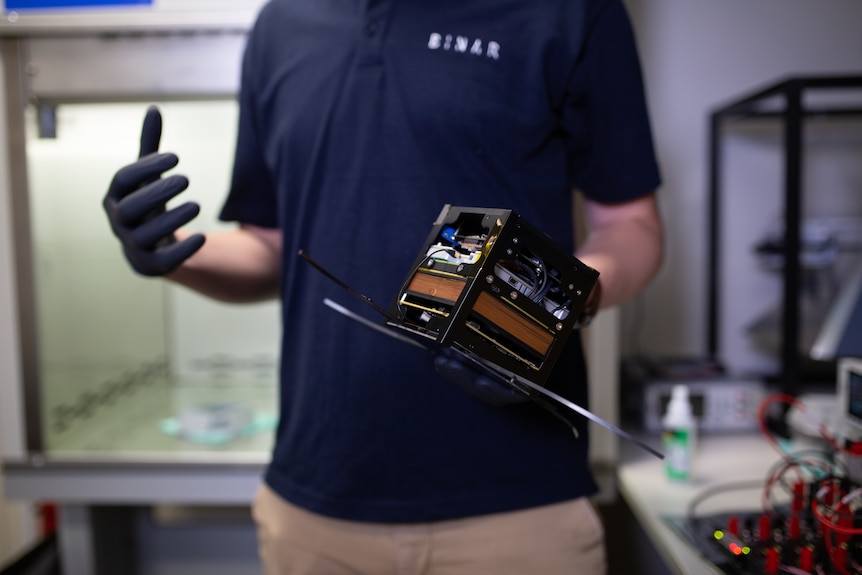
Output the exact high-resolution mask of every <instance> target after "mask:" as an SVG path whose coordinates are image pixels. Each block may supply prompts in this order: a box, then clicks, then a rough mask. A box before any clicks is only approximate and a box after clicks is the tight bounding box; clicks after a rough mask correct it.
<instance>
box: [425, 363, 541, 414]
mask: <svg viewBox="0 0 862 575" xmlns="http://www.w3.org/2000/svg"><path fill="white" fill-rule="evenodd" d="M434 369H436V370H437V373H439V374H440V375H442V376H443V377H444V378H446V379H447V380H449V381H450V382H452V383H454V384H455V385H457V386H458V387H460V388H461V389H463V390H464V391H466V392H467V393H469V394H470V395H472V396H474V397H476V398H478V399H481V400H482V401H484V402H485V403H490V404H491V405H495V406H498V407H499V406H503V405H510V404H513V403H521V402H523V401H527V400H528V399H529V396H527V394H526V393H524V392H522V391H519V390H517V389H515V388H513V387H511V386H509V385H506V384H505V383H503V382H502V381H497V380H496V379H494V378H493V377H491V376H488V375H485V374H483V373H481V372H479V371H477V370H475V369H473V368H472V367H470V366H469V365H468V364H466V363H464V362H463V361H461V360H460V359H457V358H456V357H454V356H453V354H451V353H442V354H440V355H437V356H435V357H434Z"/></svg>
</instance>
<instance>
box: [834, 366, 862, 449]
mask: <svg viewBox="0 0 862 575" xmlns="http://www.w3.org/2000/svg"><path fill="white" fill-rule="evenodd" d="M838 402H839V406H840V412H841V414H842V417H843V418H844V423H845V424H846V429H845V432H846V433H847V435H848V436H852V437H851V438H852V439H859V438H860V436H862V359H854V358H842V359H840V360H839V361H838Z"/></svg>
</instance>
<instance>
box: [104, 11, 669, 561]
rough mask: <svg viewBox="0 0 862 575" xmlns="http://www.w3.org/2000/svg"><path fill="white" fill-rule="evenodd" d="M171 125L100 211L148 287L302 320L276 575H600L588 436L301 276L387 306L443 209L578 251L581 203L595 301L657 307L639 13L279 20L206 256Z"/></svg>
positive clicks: (287, 402)
mask: <svg viewBox="0 0 862 575" xmlns="http://www.w3.org/2000/svg"><path fill="white" fill-rule="evenodd" d="M159 121H160V120H159V118H158V115H157V112H156V111H154V110H151V111H150V113H149V115H148V119H147V120H146V121H145V127H144V135H143V136H142V149H141V151H142V154H141V155H142V157H141V159H140V160H139V161H137V162H135V163H133V164H131V165H130V166H127V167H126V168H123V169H122V170H120V172H118V174H117V176H116V177H115V179H114V181H113V182H112V184H111V188H110V190H109V192H108V195H107V196H106V198H105V208H106V211H107V212H108V214H109V218H110V220H111V223H112V227H113V229H114V231H115V233H116V234H117V236H118V237H119V238H120V239H121V242H122V244H123V248H124V250H125V253H126V255H127V257H128V259H129V261H130V263H131V265H132V266H133V268H134V269H135V270H137V271H138V272H139V273H141V274H144V275H157V276H158V275H163V276H164V277H165V278H166V279H168V280H170V281H174V282H176V283H179V284H181V285H184V286H187V287H189V288H191V289H195V290H197V291H199V292H201V293H204V294H207V295H209V296H212V297H215V298H218V299H221V300H225V301H236V302H242V301H254V300H258V299H261V298H268V297H280V298H281V301H282V304H283V318H282V319H283V330H284V335H283V345H282V367H281V397H280V401H281V405H280V414H281V418H280V424H279V427H278V430H277V434H276V443H275V447H274V450H273V454H272V461H271V464H270V465H269V467H268V469H267V472H266V475H265V478H264V480H265V481H264V486H263V487H262V488H261V490H260V492H259V494H258V497H257V500H256V502H255V506H254V512H255V518H256V520H257V522H258V528H259V534H260V546H261V557H262V559H263V563H264V570H265V572H266V573H267V574H276V573H279V574H281V573H286V574H287V573H289V574H292V575H293V574H305V573H315V574H319V573H324V574H340V573H373V574H375V575H381V574H386V573H427V574H434V575H455V574H465V575H466V574H470V575H475V574H480V573H493V574H494V575H505V574H510V573H511V574H519V575H522V574H524V573H542V574H543V575H549V574H557V573H561V574H562V573H566V574H572V573H575V574H580V573H585V574H586V573H589V574H595V573H602V572H604V569H605V566H604V565H605V559H604V552H603V533H602V528H601V525H600V522H599V521H598V519H597V516H596V514H595V512H594V511H593V509H592V507H591V506H590V504H589V499H588V498H589V496H590V495H592V494H593V493H594V492H595V484H594V482H593V479H592V477H591V475H590V472H589V469H588V467H587V445H588V441H587V437H586V431H587V430H586V422H585V421H584V420H583V419H582V418H573V424H574V425H575V427H576V428H577V429H578V431H579V439H575V438H573V437H572V433H571V430H570V429H568V428H567V427H566V426H565V425H563V424H561V422H560V421H558V420H557V419H556V418H554V417H552V416H550V415H549V414H548V413H547V412H546V411H544V410H543V409H541V408H540V407H538V406H537V405H535V404H533V403H530V402H525V401H523V396H521V395H519V394H518V393H516V392H512V391H511V390H508V389H507V388H505V387H504V386H502V384H494V383H493V382H489V381H488V380H487V379H485V378H482V377H479V376H477V374H473V373H472V372H471V371H470V370H469V368H467V367H466V366H464V365H463V364H460V363H459V362H457V361H448V360H445V359H443V360H440V361H438V362H437V363H436V365H433V364H432V361H431V360H430V359H429V358H428V357H427V355H426V354H424V353H423V352H422V351H419V350H414V349H412V348H410V347H409V346H404V345H403V344H402V343H399V342H397V341H395V340H392V339H391V338H388V337H386V336H385V335H381V334H377V333H376V332H373V331H370V330H368V329H367V328H365V327H363V326H361V325H360V324H358V323H356V322H353V321H351V320H350V319H348V318H345V317H343V316H342V315H340V314H336V313H334V312H332V311H331V310H329V309H328V308H326V307H325V306H323V305H322V299H323V298H324V297H330V298H332V299H335V300H337V301H343V303H345V304H346V305H351V304H352V305H355V306H356V311H357V312H358V313H365V311H366V310H365V309H362V306H361V304H357V302H352V301H349V300H346V298H345V295H344V293H343V291H342V290H341V289H340V288H339V287H338V286H336V285H334V284H333V283H332V282H330V281H329V280H328V279H327V278H326V277H324V276H323V275H322V274H320V273H319V272H317V271H316V270H314V269H313V268H312V267H311V266H309V265H308V264H307V263H305V262H304V261H303V260H302V259H301V258H299V257H297V255H296V254H297V252H298V250H306V251H308V252H309V253H310V254H312V255H313V256H314V257H315V259H317V260H318V261H320V262H321V263H322V264H323V265H324V266H325V267H327V268H328V269H330V270H333V271H335V272H336V273H337V275H339V276H340V277H341V278H342V279H344V280H345V281H346V282H347V283H349V284H350V285H353V286H355V287H357V288H358V289H360V290H361V291H363V293H366V294H368V295H369V296H371V297H372V298H373V299H374V300H375V301H378V302H388V301H389V300H391V298H392V297H393V296H394V295H395V292H396V291H397V289H398V288H399V286H400V285H401V282H402V281H403V279H404V277H405V276H406V274H407V272H408V269H409V267H410V265H411V263H412V261H413V258H414V257H415V256H416V253H417V250H418V249H419V248H420V247H421V246H422V245H423V241H424V239H425V236H426V234H427V231H428V229H429V226H430V224H431V221H432V220H433V218H434V217H435V216H436V215H437V213H438V212H439V211H440V208H441V207H442V206H443V204H446V203H449V204H453V205H468V206H476V207H500V208H511V209H514V210H516V211H517V212H519V213H520V214H521V215H522V216H523V217H524V218H525V219H526V220H527V221H529V222H531V223H532V224H534V225H535V226H537V227H539V228H540V229H542V230H543V231H545V232H546V233H548V234H549V235H550V236H551V237H552V238H553V239H554V240H556V242H557V243H559V244H560V245H561V246H564V247H566V248H567V249H571V250H573V251H574V246H573V239H572V238H573V237H574V234H573V230H572V205H573V197H572V190H573V189H574V188H578V189H579V190H581V191H582V192H583V193H584V195H585V198H586V202H585V204H586V220H587V221H588V223H589V233H588V236H587V239H586V241H585V242H584V243H583V244H582V245H581V246H579V248H578V250H577V252H576V254H577V256H578V257H579V258H580V259H581V260H582V261H584V262H585V263H587V264H588V265H590V266H592V267H594V268H596V269H597V270H599V272H600V273H601V276H600V284H599V285H600V286H601V289H600V290H596V291H595V293H594V294H593V296H592V297H593V300H594V303H595V304H596V305H599V304H600V305H601V306H602V307H608V306H613V305H617V304H619V303H621V302H623V301H625V300H626V299H628V298H630V297H632V296H634V295H635V294H636V293H638V292H639V291H640V290H641V289H642V288H643V287H644V286H645V285H646V284H647V283H648V282H649V280H650V279H651V278H652V276H653V275H654V274H655V273H656V270H657V269H658V267H659V265H660V260H661V253H662V239H661V230H662V228H661V223H660V219H659V216H658V213H657V209H656V200H655V195H654V191H655V189H656V188H657V186H658V185H659V175H658V169H657V167H656V162H655V158H654V153H653V148H652V142H651V134H650V127H649V122H648V119H647V113H646V107H645V103H644V97H643V87H642V82H641V76H640V69H639V63H638V58H637V52H636V49H635V43H634V38H633V34H632V31H631V28H630V25H629V21H628V17H627V15H626V12H625V10H624V8H623V6H622V4H621V1H620V0H553V1H547V2H524V1H515V0H508V1H503V2H501V1H499V0H494V1H491V0H474V1H469V0H468V1H464V2H452V3H443V4H440V3H439V2H436V3H430V2H419V1H415V0H414V1H405V0H401V1H395V0H382V1H375V2H349V1H347V0H273V1H272V2H270V3H269V4H267V5H266V6H265V7H264V8H263V9H262V11H261V14H260V16H259V18H258V21H257V23H256V25H255V27H254V29H253V31H252V33H251V34H250V36H249V40H248V45H247V48H246V53H245V59H244V65H243V74H242V83H241V90H240V125H239V132H238V141H237V149H236V159H235V164H234V172H233V177H232V182H231V187H230V193H229V195H228V198H227V201H226V203H225V205H224V207H223V209H222V213H221V217H222V219H225V220H229V221H235V222H238V224H239V225H238V227H237V228H236V229H234V230H231V231H227V232H220V233H210V234H207V235H206V237H205V238H204V236H203V235H200V234H192V233H190V232H188V231H186V230H185V229H184V228H182V226H184V225H185V224H187V223H188V222H190V221H191V220H192V219H193V218H194V216H195V215H196V214H197V206H194V205H192V204H186V205H183V206H180V207H177V208H174V209H172V210H169V211H167V212H165V211H164V205H165V203H166V202H167V201H168V200H169V199H170V198H172V197H174V196H175V195H177V194H179V193H180V192H181V191H182V190H183V189H185V187H186V185H187V181H186V180H185V178H183V177H182V176H178V175H168V176H165V177H162V178H160V176H161V175H162V174H164V172H166V171H167V170H169V169H171V168H172V167H174V166H175V165H176V163H177V158H176V156H174V155H173V154H165V153H157V151H156V150H157V147H158V139H159V133H160V125H159ZM599 296H600V301H598V299H599ZM435 367H436V369H435ZM585 377H586V375H585V367H584V364H583V357H582V352H581V349H580V342H579V341H578V338H577V337H573V338H571V340H570V343H569V344H568V346H567V349H566V350H565V352H564V354H563V356H562V357H561V358H560V359H559V360H558V362H557V365H556V367H555V370H554V372H553V373H552V374H551V377H550V381H549V383H548V385H549V386H550V387H551V388H553V389H554V390H555V391H556V392H558V393H560V394H562V395H564V396H567V397H568V398H570V399H571V400H572V401H575V402H576V403H579V404H581V405H585V404H587V403H588V402H587V391H586V388H587V385H586V380H585ZM447 380H450V381H455V382H456V383H458V384H459V386H460V387H459V386H455V385H451V383H450V381H447ZM462 387H464V388H467V390H468V391H470V392H471V393H465V392H464V389H462ZM483 399H484V400H483Z"/></svg>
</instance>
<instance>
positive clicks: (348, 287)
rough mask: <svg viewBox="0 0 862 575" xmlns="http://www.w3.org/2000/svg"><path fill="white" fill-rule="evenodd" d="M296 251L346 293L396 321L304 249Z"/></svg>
mask: <svg viewBox="0 0 862 575" xmlns="http://www.w3.org/2000/svg"><path fill="white" fill-rule="evenodd" d="M297 253H298V254H299V255H300V256H301V257H302V258H303V259H304V260H305V261H307V262H308V263H310V264H311V265H312V266H314V268H315V269H316V270H317V271H319V272H320V273H322V274H323V275H325V276H326V277H328V278H329V279H330V280H332V281H333V282H335V283H336V284H338V285H339V286H341V287H343V288H344V289H345V290H347V291H348V293H350V294H352V295H353V296H355V297H357V298H359V299H360V300H362V301H363V302H365V303H366V304H368V305H369V306H371V308H372V309H373V310H374V311H376V312H377V313H379V314H381V315H382V316H383V317H385V318H386V319H388V320H390V321H394V322H397V321H398V318H396V317H395V316H394V315H392V314H391V313H389V311H388V310H385V309H383V308H382V307H380V306H379V305H377V304H376V303H374V302H373V301H372V300H371V298H370V297H368V296H367V295H363V294H362V293H360V292H358V291H356V290H355V289H353V288H352V287H350V286H349V285H347V284H346V283H345V282H343V281H341V280H340V279H338V278H337V277H335V276H334V275H333V274H332V273H331V272H330V271H329V270H327V269H326V268H324V267H323V266H322V265H320V264H319V263H317V262H316V261H314V260H313V259H312V258H311V256H310V255H308V254H307V253H305V251H303V250H299V252H297Z"/></svg>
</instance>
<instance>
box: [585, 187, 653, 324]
mask: <svg viewBox="0 0 862 575" xmlns="http://www.w3.org/2000/svg"><path fill="white" fill-rule="evenodd" d="M587 219H588V221H589V222H590V231H589V234H588V236H587V238H586V240H585V241H584V242H583V244H582V245H581V246H580V248H579V249H578V252H577V256H578V258H579V259H580V260H581V261H583V262H584V263H585V264H587V265H589V266H591V267H593V268H595V269H597V270H598V271H599V273H600V276H599V281H600V283H601V286H602V298H601V307H602V308H606V307H612V306H615V305H619V304H621V303H624V302H625V301H627V300H629V299H631V298H632V297H634V296H635V295H637V294H638V293H639V292H640V291H641V290H643V289H644V288H645V287H646V286H647V284H649V282H650V281H651V280H652V279H653V277H654V276H655V275H656V273H657V272H658V270H659V268H660V266H661V262H662V253H663V244H664V240H663V233H662V225H661V220H660V218H659V215H658V212H657V210H656V206H655V200H654V198H653V197H649V198H645V199H642V200H636V201H635V202H632V203H629V204H626V205H622V206H611V207H608V206H599V205H596V204H590V203H588V204H587Z"/></svg>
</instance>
